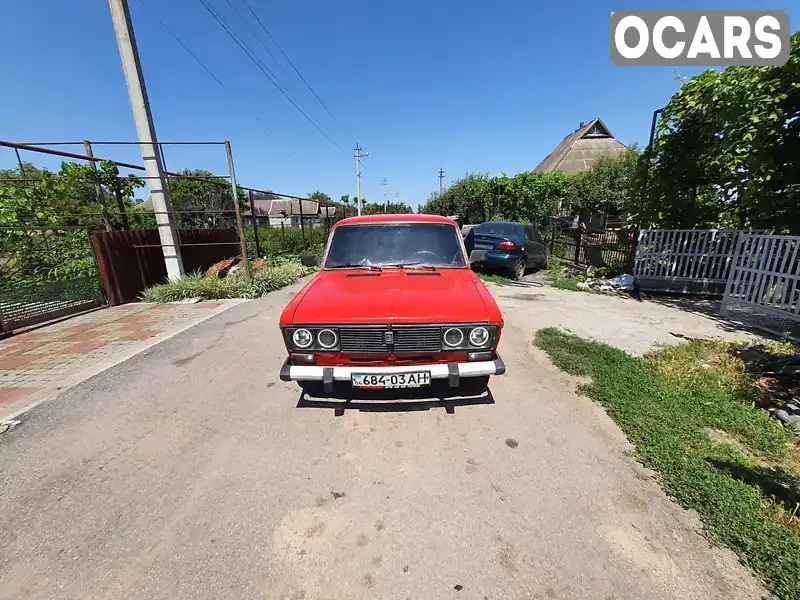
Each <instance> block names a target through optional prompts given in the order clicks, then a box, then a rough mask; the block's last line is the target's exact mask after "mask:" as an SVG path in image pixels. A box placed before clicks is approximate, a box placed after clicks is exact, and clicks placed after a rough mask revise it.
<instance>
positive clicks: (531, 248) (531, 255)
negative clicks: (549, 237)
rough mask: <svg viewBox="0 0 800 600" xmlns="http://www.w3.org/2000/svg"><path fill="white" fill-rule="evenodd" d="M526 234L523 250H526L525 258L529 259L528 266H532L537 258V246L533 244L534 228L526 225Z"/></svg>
mask: <svg viewBox="0 0 800 600" xmlns="http://www.w3.org/2000/svg"><path fill="white" fill-rule="evenodd" d="M524 232H525V242H524V244H523V248H524V249H525V256H526V258H527V263H528V266H529V267H530V266H532V265H533V264H535V262H536V257H535V252H536V248H535V244H534V242H533V227H531V226H530V225H525V227H524Z"/></svg>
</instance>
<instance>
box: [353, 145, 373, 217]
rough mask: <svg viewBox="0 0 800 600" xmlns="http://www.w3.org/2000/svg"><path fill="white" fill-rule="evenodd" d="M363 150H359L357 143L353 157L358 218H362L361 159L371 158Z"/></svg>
mask: <svg viewBox="0 0 800 600" xmlns="http://www.w3.org/2000/svg"><path fill="white" fill-rule="evenodd" d="M362 150H363V148H359V146H358V143H356V149H355V150H354V151H353V156H355V157H356V200H358V216H359V217H360V216H361V159H362V158H364V157H365V156H369V152H364V153H363V154H362V153H361V151H362Z"/></svg>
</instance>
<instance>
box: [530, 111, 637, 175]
mask: <svg viewBox="0 0 800 600" xmlns="http://www.w3.org/2000/svg"><path fill="white" fill-rule="evenodd" d="M626 148H627V147H626V146H625V144H623V143H622V142H620V141H619V140H618V139H617V138H615V137H614V136H613V135H612V134H611V131H609V129H608V127H606V126H605V123H603V122H602V121H601V120H600V118H599V117H597V118H595V119H592V120H591V121H589V122H588V123H581V124H580V127H578V129H576V130H575V131H573V132H572V133H570V134H569V135H567V136H566V137H565V138H564V139H563V140H561V143H560V144H559V145H558V146H556V148H555V150H553V151H552V152H551V153H550V154H548V155H547V157H545V159H544V160H543V161H542V162H540V163H539V165H538V166H537V167H536V168H535V169H534V172H535V173H552V172H554V171H561V172H562V173H582V172H583V171H588V170H590V169H591V168H592V167H593V166H594V165H595V164H597V161H598V160H600V159H601V158H603V157H604V156H617V155H618V154H621V153H622V152H623V151H625V149H626Z"/></svg>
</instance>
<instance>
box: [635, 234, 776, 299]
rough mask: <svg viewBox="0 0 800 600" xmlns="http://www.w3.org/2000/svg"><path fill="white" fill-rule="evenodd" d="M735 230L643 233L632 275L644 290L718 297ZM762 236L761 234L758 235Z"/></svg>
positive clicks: (722, 289) (731, 253) (728, 270)
mask: <svg viewBox="0 0 800 600" xmlns="http://www.w3.org/2000/svg"><path fill="white" fill-rule="evenodd" d="M742 233H751V232H750V231H743V230H739V229H643V230H642V231H641V232H640V233H639V244H638V246H637V251H636V259H635V261H634V267H633V275H634V276H635V277H636V281H637V282H638V284H639V286H640V287H641V288H642V289H644V290H652V291H664V292H683V293H700V294H718V295H721V294H722V293H723V291H724V290H725V284H726V282H727V281H728V276H729V275H730V269H731V262H732V258H733V254H734V250H735V249H736V243H737V240H738V239H739V236H740V234H742ZM758 233H762V232H758Z"/></svg>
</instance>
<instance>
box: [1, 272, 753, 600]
mask: <svg viewBox="0 0 800 600" xmlns="http://www.w3.org/2000/svg"><path fill="white" fill-rule="evenodd" d="M297 289H298V286H297V285H295V286H293V287H291V288H288V289H287V290H284V291H281V292H277V293H274V294H271V295H269V296H268V297H266V298H262V299H260V300H256V301H253V302H249V303H245V304H242V305H239V306H237V307H235V308H232V309H230V310H228V311H227V312H225V313H223V314H221V315H219V316H217V317H214V318H212V319H210V320H208V321H206V322H204V323H202V324H200V325H198V326H197V327H194V328H193V329H191V330H189V331H186V332H184V333H182V334H180V335H178V336H176V337H174V338H172V339H170V340H168V341H166V342H164V343H162V344H160V345H158V346H155V347H153V348H151V349H150V350H148V351H146V352H144V353H142V354H140V355H138V356H136V357H135V358H133V359H131V360H128V361H127V362H125V363H122V364H120V365H118V366H116V367H114V368H112V369H110V370H108V371H106V372H104V373H102V374H101V375H98V376H96V377H94V378H92V379H90V380H88V381H86V382H84V383H83V384H81V385H79V386H78V387H76V388H73V389H72V390H70V391H69V392H66V393H64V394H63V395H62V396H61V397H59V398H58V399H56V400H54V401H52V402H49V403H46V404H42V405H40V406H38V407H37V408H35V409H33V410H32V411H30V412H29V413H27V414H25V415H24V416H23V417H22V420H23V422H22V423H21V424H20V425H19V426H18V427H17V428H15V429H14V430H12V431H10V432H8V433H6V434H3V435H2V436H0V457H2V465H3V468H2V470H1V471H0V599H14V600H19V599H28V598H37V599H39V598H41V599H44V598H47V599H50V598H109V599H116V598H126V599H128V598H132V599H133V598H136V599H138V598H142V599H145V598H146V599H156V598H164V599H170V600H173V599H175V598H198V599H204V598H208V599H214V600H221V599H226V598H231V599H236V600H242V599H246V598H268V599H273V598H274V599H285V600H301V599H305V600H308V599H319V600H332V599H337V598H342V599H345V598H346V599H358V598H380V599H398V600H405V599H408V598H411V599H424V598H469V599H476V600H482V599H533V598H542V599H551V598H561V599H564V598H599V599H604V600H608V599H612V598H613V599H616V600H622V599H630V600H640V599H642V598H659V599H676V600H692V599H698V600H699V599H707V598H713V599H720V600H723V599H724V600H734V599H740V598H742V599H743V598H760V597H762V596H763V595H764V591H763V589H762V588H761V587H760V585H759V584H758V582H757V581H756V580H755V579H754V578H753V577H752V575H751V574H750V573H749V572H748V571H747V570H746V569H745V568H743V567H742V566H741V565H739V564H738V562H737V560H736V558H735V557H734V556H733V555H732V554H731V553H730V552H727V551H725V550H721V549H717V548H712V547H711V546H710V545H709V544H708V542H707V541H706V539H705V538H704V537H703V536H702V535H701V534H700V533H698V531H699V528H700V525H699V523H698V522H697V519H696V518H695V517H693V516H692V515H691V514H689V513H686V512H685V511H683V510H681V509H679V508H678V507H677V506H675V505H674V504H673V503H671V502H670V501H668V500H667V499H666V497H665V496H664V494H663V492H662V491H661V490H660V489H659V487H658V486H657V485H656V483H655V482H654V481H653V480H652V479H651V477H650V476H649V474H648V473H647V472H646V471H644V470H643V469H642V468H641V467H639V466H638V465H637V463H635V461H634V460H633V459H632V458H631V453H632V448H631V447H630V446H629V445H628V444H627V442H626V441H625V439H624V436H623V435H622V434H621V432H620V431H619V430H618V429H617V427H616V426H615V425H614V424H613V423H612V422H611V421H610V420H609V419H608V418H607V417H606V416H605V414H604V413H603V412H602V411H601V410H600V409H598V408H597V407H596V406H595V405H593V404H592V403H591V402H590V401H588V400H587V399H585V398H581V397H579V396H577V395H576V394H575V393H574V388H575V383H576V382H575V381H574V380H572V379H570V378H568V377H567V376H565V375H564V374H562V373H560V372H558V371H557V370H556V369H555V368H554V367H553V366H552V365H551V364H550V362H549V361H548V360H547V358H546V357H545V356H544V354H543V353H541V352H539V351H538V350H537V349H535V348H534V347H533V346H532V344H531V339H532V336H533V333H534V332H535V330H536V329H537V328H539V327H543V326H546V325H562V326H566V327H569V328H570V329H572V330H573V331H575V332H576V333H580V334H585V335H592V336H595V337H597V338H599V339H603V340H605V341H609V342H612V343H615V344H616V345H619V346H620V347H623V348H625V349H627V350H630V351H632V352H642V351H644V350H646V349H647V347H649V346H650V345H652V344H654V343H669V342H671V341H674V340H676V338H672V336H671V335H670V332H671V331H676V330H677V332H680V333H682V334H686V335H721V331H719V330H718V329H717V328H716V326H715V324H714V323H713V322H712V321H709V320H707V319H703V318H701V317H698V316H690V315H686V314H677V312H676V311H674V310H672V309H667V308H665V307H660V306H651V305H648V304H638V303H636V302H634V301H624V300H618V299H615V298H606V297H601V296H590V295H588V294H579V293H569V292H560V291H557V290H551V289H549V288H539V287H535V286H522V287H503V288H497V287H495V286H492V290H493V292H495V293H496V294H497V296H498V297H499V301H500V303H501V306H502V308H503V310H504V315H505V319H506V323H507V327H506V330H505V332H504V334H503V339H502V341H501V347H500V350H501V353H502V354H503V356H504V358H505V359H506V363H507V365H508V373H507V374H506V375H505V376H502V377H498V378H496V379H495V380H494V381H493V382H492V385H491V394H490V395H489V396H487V397H486V398H483V399H481V400H479V401H475V400H472V401H469V402H463V403H455V404H453V405H449V406H448V408H445V407H442V406H440V405H439V403H438V402H436V401H432V402H431V403H430V404H420V403H417V404H415V405H413V406H411V407H401V406H398V405H396V404H379V405H377V406H376V405H374V404H372V405H366V406H364V405H357V406H355V407H354V408H351V409H347V410H346V411H344V414H343V415H342V416H336V415H335V412H334V410H332V409H330V408H318V407H306V408H303V407H298V401H299V398H300V395H299V390H298V388H297V387H296V386H295V385H294V384H287V383H282V382H280V381H279V380H278V370H279V367H280V364H281V362H282V360H283V356H284V350H283V347H282V343H281V341H280V338H279V336H278V334H277V319H278V315H279V311H280V309H281V308H282V307H283V305H285V303H286V302H287V301H288V299H289V298H290V297H291V295H292V294H293V293H294V292H295V291H296V290H297ZM409 408H413V409H415V410H409ZM425 408H428V409H429V410H422V409H425Z"/></svg>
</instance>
